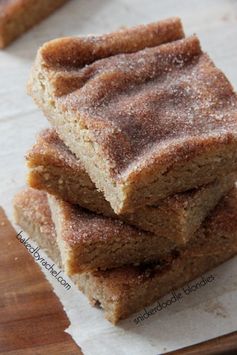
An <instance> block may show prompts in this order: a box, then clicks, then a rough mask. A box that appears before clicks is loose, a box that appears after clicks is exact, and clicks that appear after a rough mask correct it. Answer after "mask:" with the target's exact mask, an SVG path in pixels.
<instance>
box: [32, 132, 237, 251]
mask: <svg viewBox="0 0 237 355" xmlns="http://www.w3.org/2000/svg"><path fill="white" fill-rule="evenodd" d="M26 158H27V163H28V167H29V169H30V171H29V173H28V184H29V185H30V186H31V187H33V188H37V189H40V190H44V191H47V192H48V193H50V194H52V195H55V196H57V197H59V198H61V199H62V200H65V201H67V202H70V203H72V204H79V205H80V206H82V207H84V208H87V209H89V210H91V211H93V212H96V213H100V214H103V215H105V216H109V217H113V218H120V219H122V220H124V221H126V222H127V223H130V224H132V225H135V226H137V227H139V228H141V229H143V230H146V231H149V232H152V233H154V234H157V236H162V237H166V238H169V239H171V240H173V241H174V242H175V243H176V244H177V245H178V244H184V243H186V242H187V241H188V240H189V239H190V238H191V237H192V236H193V235H194V233H195V232H196V230H197V229H198V228H199V227H200V225H201V223H202V221H203V220H204V219H205V217H206V216H207V215H208V213H209V212H210V211H211V210H212V209H213V208H214V207H215V205H216V204H217V203H218V201H219V200H220V198H221V197H222V196H224V195H225V194H226V192H227V191H228V190H230V189H231V188H232V187H233V186H234V182H235V181H236V173H232V174H229V175H227V176H226V177H223V178H222V179H220V180H217V181H215V182H212V183H210V184H208V185H205V186H202V187H200V188H197V189H193V190H191V191H187V192H184V193H179V194H175V195H173V196H171V197H168V198H166V199H165V200H163V201H161V202H160V203H159V204H158V205H156V206H144V207H142V208H139V209H137V210H136V211H135V212H134V213H131V214H124V215H119V216H118V215H116V214H115V213H114V211H113V210H112V208H111V206H110V204H109V202H107V201H106V200H105V199H104V195H103V193H101V192H99V191H98V190H97V189H96V187H95V184H94V183H93V182H92V181H91V179H90V177H89V175H88V174H87V172H86V171H85V169H84V167H83V165H82V163H81V161H80V160H79V159H78V158H76V156H75V155H74V154H73V153H71V152H70V150H69V149H68V148H67V147H66V146H65V144H64V143H63V142H62V140H61V139H60V138H59V137H58V135H57V133H56V132H55V131H54V130H53V129H46V130H44V131H42V132H40V134H39V135H38V137H37V140H36V143H35V144H34V146H33V147H32V148H31V150H30V151H29V152H28V154H27V157H26Z"/></svg>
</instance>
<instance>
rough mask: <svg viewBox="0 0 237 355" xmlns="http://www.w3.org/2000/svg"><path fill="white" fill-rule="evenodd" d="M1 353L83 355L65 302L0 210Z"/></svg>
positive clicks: (18, 354) (19, 354)
mask: <svg viewBox="0 0 237 355" xmlns="http://www.w3.org/2000/svg"><path fill="white" fill-rule="evenodd" d="M0 238H1V249H0V290H1V293H0V354H17V355H21V354H22V355H28V354H35V355H37V354H42V355H43V354H55V355H61V354H65V355H66V354H67V355H68V354H73V355H74V354H75V355H76V354H81V351H80V350H79V348H78V347H77V345H76V344H75V343H74V342H73V340H72V339H71V337H70V335H68V334H67V333H65V332H64V329H66V328H67V327H68V325H69V321H68V318H67V316H66V314H65V312H64V311H63V308H62V305H61V303H60V302H59V300H58V298H57V297H56V296H55V294H54V292H53V290H52V288H51V286H50V284H49V283H48V281H47V280H46V279H45V277H44V275H43V273H42V272H41V271H40V267H39V266H38V265H37V264H36V262H34V260H33V258H32V257H31V256H30V255H29V253H28V252H27V250H26V249H25V248H24V246H23V245H22V244H21V243H19V241H18V240H17V239H16V232H15V230H14V229H13V227H12V226H11V224H10V223H9V222H8V220H7V219H6V216H5V214H4V211H3V210H2V209H0Z"/></svg>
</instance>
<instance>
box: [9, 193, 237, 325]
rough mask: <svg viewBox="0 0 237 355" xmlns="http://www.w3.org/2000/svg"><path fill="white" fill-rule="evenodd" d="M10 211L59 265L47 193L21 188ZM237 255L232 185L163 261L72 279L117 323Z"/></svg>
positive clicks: (236, 206)
mask: <svg viewBox="0 0 237 355" xmlns="http://www.w3.org/2000/svg"><path fill="white" fill-rule="evenodd" d="M14 209H15V218H16V222H17V223H18V224H19V225H20V226H21V227H22V228H23V229H24V230H25V231H26V232H27V233H28V234H29V235H30V237H31V238H32V239H34V240H35V241H36V242H37V243H38V245H39V247H40V248H42V249H46V250H47V252H48V255H49V256H50V257H51V258H52V259H53V260H54V262H56V263H58V264H59V265H60V263H61V260H60V253H59V250H58V246H57V242H56V237H55V230H54V225H53V222H52V219H51V215H50V210H49V207H48V204H47V198H46V195H45V194H43V193H42V192H38V193H37V194H36V195H35V194H34V193H33V190H28V191H25V192H23V193H22V192H21V193H19V194H18V195H17V196H16V198H15V201H14ZM49 241H50V242H49ZM236 254H237V191H236V188H234V189H233V190H232V191H231V192H230V193H229V194H228V195H227V196H226V197H225V198H223V199H222V201H221V202H220V203H219V205H218V206H217V207H216V209H215V210H214V211H213V213H212V215H211V216H210V217H209V218H208V219H207V220H206V221H205V223H204V224H203V226H202V228H201V229H200V230H199V234H198V237H197V238H196V239H195V241H193V242H191V243H189V245H188V247H187V248H186V249H185V250H183V251H182V252H181V253H179V254H177V255H176V256H173V257H172V258H170V259H167V260H166V262H163V263H157V264H146V265H145V264H144V265H140V266H136V267H135V266H127V267H121V268H117V269H114V270H107V271H96V272H87V273H84V274H80V275H75V276H73V278H72V280H73V281H74V282H75V283H76V285H77V286H78V287H79V289H80V290H82V291H83V292H84V293H85V294H86V296H87V297H88V298H89V300H90V302H91V303H92V304H94V305H96V304H99V305H101V307H102V308H103V309H104V311H105V317H106V318H107V319H108V320H109V321H111V322H113V323H117V322H118V321H119V320H120V319H122V318H126V317H128V316H129V315H130V314H132V313H134V312H137V311H139V310H141V309H142V308H143V307H147V306H149V305H150V304H152V303H153V302H155V301H157V300H158V299H159V298H160V297H163V296H164V295H165V294H167V293H168V292H170V291H171V290H174V289H176V288H179V287H181V286H183V285H184V284H185V283H187V282H189V281H191V280H193V279H195V278H196V277H198V276H200V275H202V274H203V273H204V272H206V271H208V270H210V269H212V268H213V267H215V266H217V265H219V264H221V263H222V262H224V261H226V260H228V259H229V258H231V257H233V256H234V255H236ZM135 319H137V318H135Z"/></svg>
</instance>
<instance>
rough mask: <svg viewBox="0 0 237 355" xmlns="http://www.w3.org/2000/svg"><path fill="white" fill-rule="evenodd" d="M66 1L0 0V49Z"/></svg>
mask: <svg viewBox="0 0 237 355" xmlns="http://www.w3.org/2000/svg"><path fill="white" fill-rule="evenodd" d="M66 1H67V0H0V48H4V47H6V46H7V45H8V44H9V43H10V42H12V41H13V40H14V39H16V38H17V37H19V36H20V35H21V34H22V33H24V32H26V31H27V30H28V29H30V28H31V27H33V26H34V25H36V24H37V23H38V22H40V21H42V20H43V19H44V18H46V17H47V16H49V15H50V14H51V13H52V12H53V11H55V10H56V9H57V8H59V7H60V6H62V5H63V4H64V3H65V2H66Z"/></svg>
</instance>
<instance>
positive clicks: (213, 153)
mask: <svg viewBox="0 0 237 355" xmlns="http://www.w3.org/2000/svg"><path fill="white" fill-rule="evenodd" d="M175 21H176V23H179V22H177V20H172V21H171V20H168V21H166V22H161V23H160V24H159V23H158V24H157V26H159V28H161V27H162V26H164V28H166V27H167V26H168V24H169V25H170V26H171V28H172V26H174V23H175ZM149 26H151V25H147V26H145V27H137V28H135V29H130V30H129V29H128V30H126V31H125V33H126V36H124V38H125V39H126V43H127V45H126V46H125V47H126V50H124V42H123V41H122V43H123V44H122V45H121V46H120V40H118V38H120V37H123V33H124V32H123V31H118V32H117V33H112V34H110V35H105V36H102V37H101V36H99V37H98V38H97V37H88V38H85V37H83V38H78V39H75V38H71V39H70V38H67V39H57V40H55V41H51V42H48V43H46V44H45V45H43V47H42V48H40V49H39V51H38V55H37V58H36V62H35V65H34V68H33V70H32V74H31V78H30V81H29V86H28V89H29V93H30V94H31V95H32V97H33V98H34V99H35V101H36V102H37V104H38V105H39V106H40V107H41V109H42V110H43V111H44V113H45V114H46V116H47V117H48V119H49V121H50V122H51V124H52V125H53V126H54V127H55V128H56V130H57V132H58V134H59V136H60V137H61V139H63V141H64V143H65V144H66V145H67V146H68V147H69V148H70V150H71V151H72V152H74V153H75V154H76V155H77V156H78V157H79V158H80V159H81V161H82V163H83V165H84V166H85V169H86V171H87V172H88V174H89V175H90V177H91V179H92V181H93V182H94V183H95V184H96V186H97V188H98V189H99V190H101V191H103V193H104V195H105V198H106V200H108V201H109V202H110V204H111V206H112V208H113V210H114V211H115V212H116V213H117V214H122V213H127V212H128V211H133V210H135V209H137V208H139V207H142V206H144V205H148V204H149V205H152V204H154V203H157V201H159V200H161V199H163V198H165V197H167V196H169V195H172V194H174V193H177V192H182V191H186V190H188V189H191V188H195V187H198V186H201V185H204V184H207V183H209V182H211V181H213V180H214V179H216V178H218V177H220V176H223V175H225V174H226V173H229V172H230V171H233V170H236V167H237V149H236V148H237V139H236V137H237V135H236V132H237V120H236V116H237V107H236V106H237V104H236V103H237V100H236V95H235V93H234V91H233V88H232V87H231V85H230V83H229V81H228V80H227V78H226V77H225V75H224V74H223V73H222V72H221V71H220V70H219V69H217V68H216V67H215V65H214V64H213V62H212V61H211V60H210V58H209V57H208V56H207V54H205V53H203V52H202V50H201V47H200V43H199V40H198V38H197V37H196V36H192V37H189V38H186V39H181V40H176V41H172V42H169V43H166V44H161V45H157V44H156V43H153V42H152V43H150V42H149V45H151V46H153V47H150V48H147V45H146V42H145V43H140V42H139V46H135V47H136V50H137V49H139V50H138V51H136V52H134V45H133V40H134V39H135V38H137V36H136V35H135V34H134V33H140V31H141V28H142V29H143V31H147V32H148V33H149V31H150V27H149ZM152 26H156V25H154V24H153V25H152ZM151 33H153V32H151ZM163 33H164V31H161V30H159V31H157V36H156V37H154V38H159V34H163ZM138 38H140V37H138ZM152 38H153V37H152ZM125 39H124V40H125ZM172 39H173V40H174V39H177V38H175V36H174V38H172ZM165 40H167V38H166V37H165ZM169 40H171V39H170V38H169ZM111 42H112V44H111ZM161 42H162V41H161ZM141 44H142V45H143V47H144V49H142V48H143V47H142V45H141ZM159 44H160V43H159ZM110 46H111V50H110V49H109V48H110ZM145 47H146V48H145ZM62 48H63V49H62ZM88 48H89V49H88ZM115 49H116V50H115ZM119 49H120V50H119ZM94 50H95V55H94V54H93V53H94ZM80 51H81V52H82V53H83V55H82V56H81V57H80ZM85 51H86V52H87V51H88V55H86V56H85V55H84V52H85ZM121 52H122V53H121ZM131 52H134V53H131ZM91 53H92V54H91ZM116 53H121V54H116ZM80 58H81V59H80ZM84 58H86V59H84ZM87 58H89V59H88V60H87ZM100 58H102V59H100ZM85 62H86V63H85Z"/></svg>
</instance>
